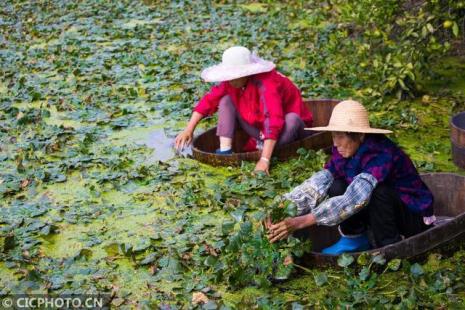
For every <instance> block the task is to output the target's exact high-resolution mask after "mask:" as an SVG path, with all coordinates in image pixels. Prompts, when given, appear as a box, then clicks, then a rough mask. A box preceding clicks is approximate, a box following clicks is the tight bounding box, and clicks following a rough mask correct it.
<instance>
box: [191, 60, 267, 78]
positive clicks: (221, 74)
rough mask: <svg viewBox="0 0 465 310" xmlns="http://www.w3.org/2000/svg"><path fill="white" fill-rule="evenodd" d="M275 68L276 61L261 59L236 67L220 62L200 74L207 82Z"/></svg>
mask: <svg viewBox="0 0 465 310" xmlns="http://www.w3.org/2000/svg"><path fill="white" fill-rule="evenodd" d="M274 68H276V65H275V64H274V63H272V62H271V61H266V60H263V59H261V61H260V62H255V63H251V64H248V65H242V66H234V67H232V66H225V65H223V64H219V65H216V66H212V67H209V68H206V69H205V70H203V71H202V73H201V75H200V76H201V77H202V79H203V80H204V81H205V82H224V81H230V80H234V79H238V78H241V77H244V76H250V75H254V74H259V73H264V72H269V71H271V70H273V69H274Z"/></svg>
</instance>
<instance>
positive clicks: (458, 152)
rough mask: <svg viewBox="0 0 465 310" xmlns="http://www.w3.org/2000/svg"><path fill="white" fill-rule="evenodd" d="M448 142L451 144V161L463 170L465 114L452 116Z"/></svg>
mask: <svg viewBox="0 0 465 310" xmlns="http://www.w3.org/2000/svg"><path fill="white" fill-rule="evenodd" d="M450 140H451V144H452V161H453V162H454V164H455V165H456V166H457V167H459V168H462V169H465V112H461V113H458V114H456V115H454V116H453V117H452V118H451V120H450Z"/></svg>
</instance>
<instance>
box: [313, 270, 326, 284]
mask: <svg viewBox="0 0 465 310" xmlns="http://www.w3.org/2000/svg"><path fill="white" fill-rule="evenodd" d="M313 277H314V278H315V284H316V285H318V286H322V285H324V284H326V283H328V275H327V274H326V273H325V272H318V273H316V274H315V275H314V276H313Z"/></svg>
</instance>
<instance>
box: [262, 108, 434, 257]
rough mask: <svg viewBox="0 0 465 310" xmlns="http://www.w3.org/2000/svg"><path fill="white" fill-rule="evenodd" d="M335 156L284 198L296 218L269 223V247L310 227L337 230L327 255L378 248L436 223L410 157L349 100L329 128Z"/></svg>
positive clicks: (430, 200) (335, 113) (428, 194)
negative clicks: (370, 237) (370, 234)
mask: <svg viewBox="0 0 465 310" xmlns="http://www.w3.org/2000/svg"><path fill="white" fill-rule="evenodd" d="M311 129H312V130H319V131H331V132H332V136H333V144H334V147H333V152H332V156H331V158H330V160H329V161H328V162H327V163H326V165H325V167H324V170H322V171H320V172H317V173H315V174H314V175H313V176H312V177H311V178H310V179H308V180H306V181H305V182H304V183H303V184H301V185H300V186H298V187H296V188H295V189H294V190H292V191H291V192H290V193H288V194H286V195H285V198H286V199H288V200H290V201H291V202H293V203H294V204H295V205H296V206H297V209H298V214H299V216H297V217H295V218H288V219H286V220H284V221H282V222H279V223H276V224H272V223H269V222H268V223H267V226H268V229H269V238H270V241H271V242H275V241H277V240H280V239H283V238H286V237H287V236H288V235H289V234H290V233H292V232H293V231H295V230H297V229H302V228H305V227H308V226H311V225H327V226H334V225H339V232H340V234H341V239H340V240H339V241H338V242H337V243H336V244H334V245H333V246H330V247H329V248H326V249H324V250H323V253H326V254H340V253H344V252H354V251H363V250H367V249H369V248H370V247H371V246H372V245H371V244H370V243H369V240H368V237H367V230H368V229H371V231H372V232H373V236H374V242H375V244H374V245H373V246H375V247H382V246H385V245H388V244H391V243H394V242H397V241H399V240H401V238H406V237H410V236H412V235H415V234H417V233H419V232H422V231H424V230H425V229H427V228H428V227H429V226H430V225H431V224H432V223H433V222H434V220H435V217H434V215H433V196H432V194H431V192H430V190H429V189H428V188H427V187H426V185H425V183H423V181H422V180H421V179H420V176H419V174H418V172H417V170H416V169H415V167H414V165H413V163H412V161H411V160H410V158H409V157H408V156H407V155H406V154H405V153H404V152H403V151H402V150H401V149H400V148H399V147H398V146H397V145H396V144H395V143H394V142H392V141H391V140H390V139H388V138H387V137H386V136H385V135H384V134H386V133H390V131H389V130H383V129H377V128H371V127H370V124H369V121H368V112H367V111H366V109H365V108H364V107H363V105H361V104H360V103H358V102H356V101H352V100H346V101H342V102H340V103H339V104H338V105H337V106H336V107H335V108H334V110H333V113H332V115H331V119H330V122H329V125H328V126H326V127H320V128H311Z"/></svg>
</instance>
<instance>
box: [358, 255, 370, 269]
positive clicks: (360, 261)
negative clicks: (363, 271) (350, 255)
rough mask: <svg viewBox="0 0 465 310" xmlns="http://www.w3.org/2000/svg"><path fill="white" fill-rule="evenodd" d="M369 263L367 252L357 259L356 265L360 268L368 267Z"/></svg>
mask: <svg viewBox="0 0 465 310" xmlns="http://www.w3.org/2000/svg"><path fill="white" fill-rule="evenodd" d="M369 261H370V254H368V252H363V253H362V254H360V255H359V256H358V257H357V264H359V265H360V266H366V265H368V262H369Z"/></svg>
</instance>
